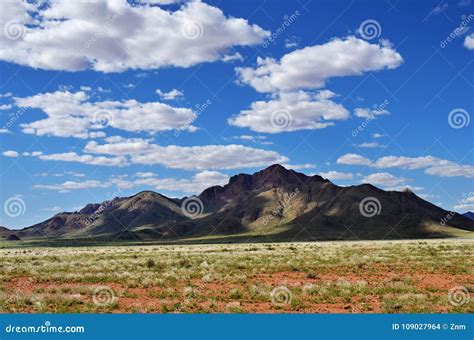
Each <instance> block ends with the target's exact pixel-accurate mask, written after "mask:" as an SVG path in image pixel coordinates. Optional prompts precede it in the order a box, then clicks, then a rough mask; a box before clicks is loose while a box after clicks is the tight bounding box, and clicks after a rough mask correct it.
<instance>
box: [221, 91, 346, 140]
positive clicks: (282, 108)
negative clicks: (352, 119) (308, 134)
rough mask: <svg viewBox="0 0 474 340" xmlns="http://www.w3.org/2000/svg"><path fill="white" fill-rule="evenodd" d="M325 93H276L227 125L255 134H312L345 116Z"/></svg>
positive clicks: (256, 103) (254, 104) (253, 105)
mask: <svg viewBox="0 0 474 340" xmlns="http://www.w3.org/2000/svg"><path fill="white" fill-rule="evenodd" d="M331 96H332V95H330V94H329V93H328V92H324V93H323V94H321V93H317V94H314V93H309V92H304V91H297V92H289V93H280V94H278V95H276V96H275V97H274V98H272V99H270V100H268V101H256V102H253V103H252V104H251V105H250V109H248V110H243V111H241V112H240V113H239V114H238V115H236V116H234V117H231V118H230V119H229V120H228V122H229V124H230V125H234V126H238V127H246V128H249V129H251V130H252V131H256V132H267V133H278V132H284V131H298V130H315V129H323V128H325V127H327V126H330V125H334V123H333V122H332V121H333V120H344V119H347V118H348V117H349V112H348V111H347V110H346V109H345V108H344V107H343V106H342V105H340V104H338V103H335V102H334V101H332V100H329V99H324V98H330V97H331Z"/></svg>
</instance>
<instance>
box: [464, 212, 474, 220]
mask: <svg viewBox="0 0 474 340" xmlns="http://www.w3.org/2000/svg"><path fill="white" fill-rule="evenodd" d="M462 215H463V216H464V217H467V218H469V219H471V220H474V212H472V211H467V212H465V213H464V214H462Z"/></svg>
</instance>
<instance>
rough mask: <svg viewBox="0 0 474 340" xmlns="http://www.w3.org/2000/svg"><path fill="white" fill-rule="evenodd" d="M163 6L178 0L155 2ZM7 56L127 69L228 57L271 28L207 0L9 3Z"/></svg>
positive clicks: (2, 42) (0, 19)
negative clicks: (226, 12)
mask: <svg viewBox="0 0 474 340" xmlns="http://www.w3.org/2000/svg"><path fill="white" fill-rule="evenodd" d="M153 2H154V3H158V4H166V3H169V2H170V0H160V1H153ZM0 27H2V28H5V29H4V31H6V32H9V34H8V35H7V34H4V35H1V36H0V60H4V61H9V62H14V63H17V64H21V65H27V66H31V67H34V68H41V69H47V70H67V71H79V70H86V69H93V70H96V71H100V72H122V71H125V70H127V69H143V70H147V69H158V68H162V67H170V66H174V67H190V66H193V65H196V64H199V63H203V62H213V61H216V60H219V59H222V58H223V57H224V56H225V54H226V52H227V51H228V50H229V49H231V48H232V47H234V46H249V45H255V44H259V43H260V42H262V41H263V39H265V38H266V37H267V36H268V35H269V32H267V31H265V30H263V29H262V28H261V27H259V26H257V25H253V24H250V23H249V22H248V21H247V20H245V19H242V18H233V17H226V16H225V15H224V13H223V12H222V11H221V10H220V9H219V8H217V7H214V6H211V5H208V4H206V3H204V2H201V1H199V0H196V1H186V2H184V3H183V4H181V5H180V7H179V8H178V9H176V10H174V11H173V10H172V9H169V8H162V7H160V6H149V5H148V4H143V3H135V4H133V5H132V4H130V3H129V2H127V1H125V0H108V1H46V5H45V4H42V3H41V4H30V3H27V2H26V1H5V2H2V15H1V16H0Z"/></svg>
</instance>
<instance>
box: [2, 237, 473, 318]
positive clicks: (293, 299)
mask: <svg viewBox="0 0 474 340" xmlns="http://www.w3.org/2000/svg"><path fill="white" fill-rule="evenodd" d="M473 243H474V241H472V240H429V241H379V242H366V241H363V242H339V243H338V242H320V243H272V244H220V245H218V244H217V245H159V246H151V245H136V246H114V247H78V248H11V249H1V250H0V312H9V313H20V312H27V313H36V312H38V313H39V312H53V313H64V312H69V313H71V312H72V313H74V312H78V313H81V312H99V313H101V312H129V313H139V312H140V313H141V312H143V313H183V312H184V313H216V312H228V313H229V312H232V313H263V312H276V313H299V312H323V313H324V312H329V313H332V312H338V313H339V312H341V313H350V312H357V313H370V312H382V313H408V312H420V313H434V312H441V313H445V312H454V313H457V312H461V313H463V312H472V311H473V310H474V308H473V307H474V302H473V301H474V299H473V298H472V296H471V299H470V302H466V303H463V304H461V305H458V306H455V305H453V304H451V303H449V301H448V292H449V290H450V289H451V288H453V287H456V286H463V287H466V289H467V291H468V292H469V293H471V294H472V292H473V287H474V286H473V285H474V279H473V275H472V268H473V262H474V261H473V250H472V249H473V247H472V246H473ZM104 286H105V287H108V288H110V289H111V291H112V292H113V295H114V296H113V297H110V296H106V297H105V302H104V301H103V300H100V303H95V301H94V299H93V296H94V294H96V293H97V292H96V290H97V287H104ZM282 286H283V287H286V288H288V290H289V292H290V293H291V294H290V295H289V296H285V295H283V296H279V297H278V303H275V301H272V291H274V289H275V288H276V287H282ZM281 292H283V294H287V291H286V290H281ZM102 298H104V297H102ZM282 301H283V302H282Z"/></svg>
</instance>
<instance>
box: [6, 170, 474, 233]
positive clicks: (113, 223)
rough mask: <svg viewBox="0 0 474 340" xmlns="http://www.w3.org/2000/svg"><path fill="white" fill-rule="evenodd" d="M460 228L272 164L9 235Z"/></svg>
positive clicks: (447, 219) (386, 198)
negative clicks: (189, 193)
mask: <svg viewBox="0 0 474 340" xmlns="http://www.w3.org/2000/svg"><path fill="white" fill-rule="evenodd" d="M189 202H191V205H190V207H191V208H190V209H191V210H190V211H187V209H188V206H186V205H187V204H188V203H189ZM193 209H194V210H193ZM463 230H467V231H474V221H473V220H471V219H468V218H466V217H464V216H462V215H459V214H455V213H450V212H448V211H445V210H443V209H441V208H439V207H437V206H435V205H433V204H431V203H429V202H427V201H425V200H423V199H421V198H420V197H418V196H416V195H415V194H414V193H412V192H411V191H404V192H396V191H389V192H387V191H383V190H381V189H378V188H376V187H374V186H372V185H370V184H362V185H357V186H350V187H340V186H337V185H334V184H333V183H331V182H330V181H328V180H326V179H324V178H322V177H320V176H306V175H304V174H302V173H298V172H296V171H293V170H287V169H285V168H284V167H282V166H281V165H272V166H270V167H268V168H266V169H264V170H262V171H259V172H256V173H255V174H253V175H247V174H239V175H236V176H233V177H231V178H230V180H229V183H228V184H226V185H224V186H214V187H210V188H208V189H206V190H204V191H203V192H202V193H201V194H200V195H199V196H197V197H191V198H183V199H172V198H168V197H166V196H163V195H161V194H158V193H155V192H152V191H143V192H141V193H138V194H136V195H134V196H132V197H128V198H115V199H113V200H110V201H105V202H103V203H101V204H88V205H87V206H86V207H84V208H83V209H82V210H80V211H78V212H74V213H60V214H57V215H55V216H54V217H52V218H50V219H48V220H46V221H44V222H42V223H39V224H36V225H34V226H32V227H29V228H25V229H23V230H20V231H16V232H13V231H10V233H12V234H14V235H15V236H17V237H19V238H21V239H31V238H75V239H85V238H93V239H101V240H107V241H115V240H160V239H183V238H196V237H209V235H221V236H222V235H241V236H242V237H243V238H245V237H247V239H248V237H255V236H259V237H266V238H267V241H269V240H296V239H297V240H322V239H385V238H424V237H443V236H450V235H453V234H462V233H465V232H464V231H463ZM2 233H3V235H7V233H8V232H6V231H3V232H2ZM0 235H1V233H0Z"/></svg>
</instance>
